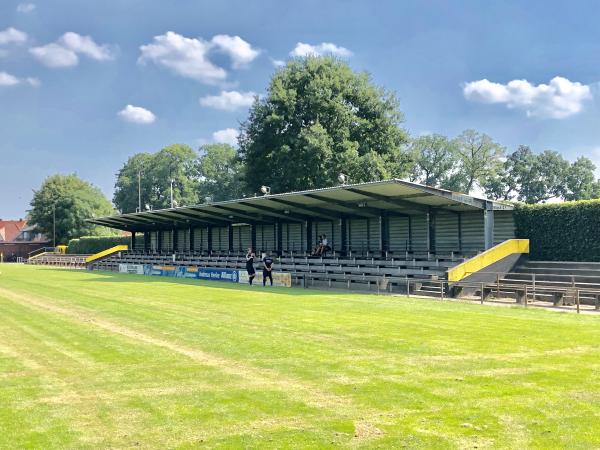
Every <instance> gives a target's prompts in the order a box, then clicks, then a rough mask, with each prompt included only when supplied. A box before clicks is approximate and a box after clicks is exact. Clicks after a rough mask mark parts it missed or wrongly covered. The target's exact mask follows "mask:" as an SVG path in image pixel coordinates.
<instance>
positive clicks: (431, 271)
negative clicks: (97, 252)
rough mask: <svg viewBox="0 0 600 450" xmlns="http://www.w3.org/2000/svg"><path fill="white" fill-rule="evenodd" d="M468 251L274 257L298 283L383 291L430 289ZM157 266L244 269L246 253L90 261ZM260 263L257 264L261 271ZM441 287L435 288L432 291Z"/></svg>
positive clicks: (131, 255)
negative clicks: (382, 255)
mask: <svg viewBox="0 0 600 450" xmlns="http://www.w3.org/2000/svg"><path fill="white" fill-rule="evenodd" d="M464 259H465V255H459V254H457V253H452V252H449V253H443V254H442V253H437V254H435V253H428V252H402V254H397V255H393V254H388V255H387V257H381V256H377V257H376V256H374V255H371V256H370V257H368V256H367V255H364V256H353V257H350V256H339V255H335V254H332V255H331V256H324V257H311V256H307V255H305V254H295V255H294V254H291V253H289V254H284V255H283V256H281V257H278V258H276V266H275V269H276V270H277V271H279V272H287V273H290V274H291V276H292V281H293V282H294V283H295V284H299V285H301V284H306V285H309V286H327V287H334V288H335V287H337V288H347V289H373V288H378V289H383V290H386V291H396V292H402V291H403V290H404V291H405V290H406V289H407V287H406V286H407V281H408V280H411V281H415V283H413V284H412V286H411V289H413V290H414V292H416V291H419V290H420V289H424V290H427V289H429V290H431V284H433V285H434V286H438V285H439V282H438V281H437V280H444V279H445V277H446V272H447V270H448V268H450V267H453V266H454V265H456V264H459V263H461V262H463V261H464ZM121 263H125V264H154V265H178V266H200V267H214V268H232V269H240V270H245V267H246V259H245V255H244V254H243V253H240V252H233V253H228V252H222V253H215V252H213V253H212V254H211V255H209V254H208V253H207V252H176V253H171V252H162V253H161V252H147V253H146V252H143V251H130V252H123V253H121V255H114V256H111V257H109V258H106V259H104V260H102V261H99V262H97V263H93V264H92V265H91V268H92V269H96V270H111V271H117V270H118V267H119V264H121ZM261 267H262V266H261V263H260V262H258V263H257V264H256V268H257V269H258V270H260V269H261ZM435 289H439V288H437V287H435V288H434V289H433V290H434V291H435Z"/></svg>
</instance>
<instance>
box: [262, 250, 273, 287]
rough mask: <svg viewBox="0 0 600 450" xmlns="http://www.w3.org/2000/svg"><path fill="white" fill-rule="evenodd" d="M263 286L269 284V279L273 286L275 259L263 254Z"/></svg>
mask: <svg viewBox="0 0 600 450" xmlns="http://www.w3.org/2000/svg"><path fill="white" fill-rule="evenodd" d="M262 262H263V264H264V266H263V286H265V285H266V283H267V278H268V279H269V281H270V282H271V286H273V258H271V257H270V256H269V255H267V254H266V253H263V260H262Z"/></svg>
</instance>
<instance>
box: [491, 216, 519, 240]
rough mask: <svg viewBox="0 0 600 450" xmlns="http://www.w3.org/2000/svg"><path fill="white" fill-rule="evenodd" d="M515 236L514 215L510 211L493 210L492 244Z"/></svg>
mask: <svg viewBox="0 0 600 450" xmlns="http://www.w3.org/2000/svg"><path fill="white" fill-rule="evenodd" d="M514 237H515V216H514V214H513V212H512V211H494V244H499V243H501V242H504V241H506V240H507V239H514Z"/></svg>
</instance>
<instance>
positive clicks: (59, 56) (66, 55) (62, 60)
mask: <svg viewBox="0 0 600 450" xmlns="http://www.w3.org/2000/svg"><path fill="white" fill-rule="evenodd" d="M29 53H31V54H32V55H33V56H34V57H35V58H36V59H37V60H38V61H39V62H41V63H42V64H44V65H45V66H48V67H52V68H58V67H73V66H76V65H77V64H79V57H78V56H77V54H76V53H75V52H74V51H72V50H69V49H67V48H64V47H62V46H61V45H58V44H54V43H53V44H47V45H43V46H41V47H33V48H30V49H29Z"/></svg>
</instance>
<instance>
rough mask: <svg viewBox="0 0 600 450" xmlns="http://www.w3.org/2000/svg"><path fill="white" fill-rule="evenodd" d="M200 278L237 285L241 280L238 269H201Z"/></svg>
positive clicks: (199, 271) (199, 269) (199, 270)
mask: <svg viewBox="0 0 600 450" xmlns="http://www.w3.org/2000/svg"><path fill="white" fill-rule="evenodd" d="M198 278H199V279H200V280H210V281H227V282H229V283H237V282H238V279H239V271H238V270H236V269H214V268H212V267H211V268H206V267H202V268H200V267H199V268H198Z"/></svg>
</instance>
